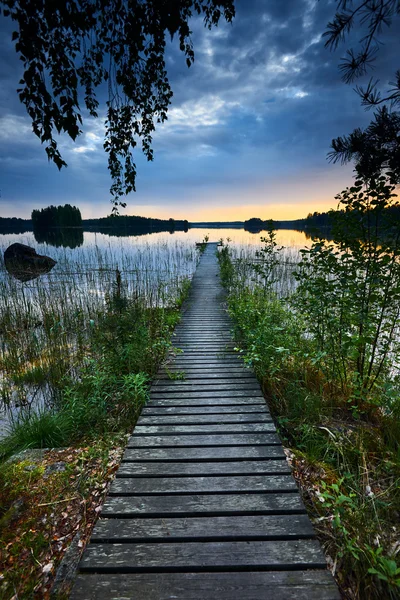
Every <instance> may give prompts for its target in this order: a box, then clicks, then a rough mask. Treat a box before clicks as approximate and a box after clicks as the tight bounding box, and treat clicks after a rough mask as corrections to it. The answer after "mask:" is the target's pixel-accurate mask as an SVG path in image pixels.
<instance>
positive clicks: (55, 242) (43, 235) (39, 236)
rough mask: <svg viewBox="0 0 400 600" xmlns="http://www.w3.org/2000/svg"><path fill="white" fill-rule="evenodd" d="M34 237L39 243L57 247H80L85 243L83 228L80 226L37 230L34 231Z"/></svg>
mask: <svg viewBox="0 0 400 600" xmlns="http://www.w3.org/2000/svg"><path fill="white" fill-rule="evenodd" d="M33 235H34V238H35V240H36V242H37V243H38V244H48V245H49V246H55V247H56V248H61V247H63V248H71V250H73V249H74V248H79V246H82V245H83V242H84V237H83V230H82V229H81V228H79V227H77V228H73V227H64V228H60V229H51V230H48V231H43V230H37V229H35V230H34V232H33Z"/></svg>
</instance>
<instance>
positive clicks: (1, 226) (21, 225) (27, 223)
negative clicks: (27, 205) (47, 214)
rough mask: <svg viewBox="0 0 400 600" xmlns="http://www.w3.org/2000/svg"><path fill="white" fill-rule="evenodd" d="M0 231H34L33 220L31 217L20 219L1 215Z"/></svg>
mask: <svg viewBox="0 0 400 600" xmlns="http://www.w3.org/2000/svg"><path fill="white" fill-rule="evenodd" d="M0 231H4V233H25V232H26V231H32V221H31V220H30V219H18V218H17V217H0Z"/></svg>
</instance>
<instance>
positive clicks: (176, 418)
mask: <svg viewBox="0 0 400 600" xmlns="http://www.w3.org/2000/svg"><path fill="white" fill-rule="evenodd" d="M224 423H226V424H233V423H238V424H244V423H252V424H259V423H272V418H271V417H270V416H269V415H268V414H265V413H260V414H258V413H255V414H254V413H253V414H252V413H245V414H240V413H239V414H236V415H235V414H225V415H223V414H222V415H218V414H215V415H212V414H211V415H197V416H196V415H193V416H190V415H189V416H188V415H179V414H171V415H164V416H156V415H150V416H146V413H145V414H144V416H142V417H140V419H139V420H138V422H137V425H136V432H137V433H139V432H140V431H142V429H141V428H142V426H144V425H148V426H149V427H154V426H156V425H158V426H160V425H182V426H183V425H185V426H189V425H222V424H224ZM138 427H140V429H138Z"/></svg>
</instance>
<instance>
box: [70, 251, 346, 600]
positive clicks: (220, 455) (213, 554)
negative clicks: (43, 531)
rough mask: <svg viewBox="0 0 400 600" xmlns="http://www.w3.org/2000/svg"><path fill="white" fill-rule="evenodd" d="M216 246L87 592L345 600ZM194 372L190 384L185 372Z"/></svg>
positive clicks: (123, 597) (177, 598)
mask: <svg viewBox="0 0 400 600" xmlns="http://www.w3.org/2000/svg"><path fill="white" fill-rule="evenodd" d="M215 252H216V244H208V245H207V249H206V251H205V253H204V254H203V256H202V258H201V260H200V264H199V266H198V269H197V271H196V273H195V276H194V278H193V284H192V287H191V294H190V298H189V302H188V307H187V310H186V311H185V313H184V315H183V318H182V320H181V322H180V324H179V325H178V327H177V329H176V337H175V341H174V345H175V346H176V347H178V348H180V349H182V351H183V352H182V353H179V354H177V356H176V358H175V359H174V361H173V362H170V363H169V364H168V366H165V367H164V368H162V369H161V370H160V372H159V375H158V378H157V380H156V381H155V382H154V383H153V385H152V388H151V399H150V402H149V403H148V405H147V406H146V407H145V408H144V409H143V411H142V415H141V417H140V419H139V421H138V423H137V425H136V427H135V430H134V433H133V435H132V437H131V438H130V440H129V442H128V446H127V448H126V451H125V454H124V457H123V461H122V463H121V465H120V468H119V470H118V472H117V476H116V479H115V481H114V482H113V484H112V486H111V489H110V493H109V495H108V498H107V500H106V502H105V504H104V507H103V510H102V513H101V518H100V519H99V521H98V523H97V524H96V526H95V528H94V531H93V534H92V538H91V541H90V544H89V545H88V547H87V548H86V550H85V552H84V555H83V558H82V560H81V563H80V568H79V575H78V577H77V580H76V584H75V587H74V589H73V592H72V596H71V598H72V599H73V600H94V599H96V600H100V599H101V600H117V599H118V600H128V599H131V600H172V599H174V600H213V599H216V600H235V599H236V598H239V599H240V600H265V599H270V598H271V599H273V600H288V599H292V600H302V599H304V600H337V599H338V598H340V596H339V593H338V590H337V587H336V584H335V582H334V580H333V578H332V576H331V575H330V573H329V572H328V571H327V569H326V564H325V558H324V555H323V553H322V550H321V548H320V546H319V543H318V542H317V540H316V539H315V534H314V531H313V528H312V525H311V522H310V520H309V518H308V516H307V514H306V511H305V508H304V505H303V503H302V500H301V498H300V494H299V492H298V489H297V486H296V483H295V481H294V479H293V477H292V475H291V473H290V469H289V467H288V465H287V462H286V459H285V454H284V452H283V449H282V446H281V443H280V440H279V438H278V436H277V434H276V432H275V427H274V423H273V421H272V418H271V416H270V413H269V411H268V408H267V406H266V404H265V400H264V398H263V395H262V392H261V389H260V386H259V384H258V382H257V380H256V378H255V376H254V375H253V373H252V372H251V371H250V370H249V369H246V368H244V366H243V363H242V361H241V360H240V359H239V358H238V357H237V354H236V353H235V352H234V350H233V346H234V344H233V341H232V336H231V333H230V328H231V326H232V324H231V322H230V320H229V317H228V316H227V314H226V312H225V311H224V310H223V308H222V306H221V300H222V299H223V290H222V287H221V285H220V281H219V269H218V263H217V258H216V255H215ZM183 372H184V378H182V377H183Z"/></svg>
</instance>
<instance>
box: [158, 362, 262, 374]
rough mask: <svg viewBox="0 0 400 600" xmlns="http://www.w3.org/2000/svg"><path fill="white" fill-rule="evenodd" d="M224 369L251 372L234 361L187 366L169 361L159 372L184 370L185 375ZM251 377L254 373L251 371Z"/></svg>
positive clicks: (216, 371) (217, 371)
mask: <svg viewBox="0 0 400 600" xmlns="http://www.w3.org/2000/svg"><path fill="white" fill-rule="evenodd" d="M225 369H226V370H227V371H228V370H229V371H230V372H240V373H242V372H243V373H246V372H248V373H251V371H250V370H249V369H247V368H246V367H243V365H241V364H240V363H239V362H235V363H228V364H223V365H221V364H218V363H217V364H212V363H211V364H210V363H207V364H205V365H202V364H200V365H197V366H196V365H195V364H190V365H189V366H188V365H187V364H186V366H185V367H182V366H179V365H176V364H175V363H171V364H170V365H165V368H162V369H161V370H160V373H166V374H168V373H182V372H184V373H185V375H191V374H193V375H196V374H203V373H220V372H225ZM252 375H253V377H254V374H253V373H252Z"/></svg>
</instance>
